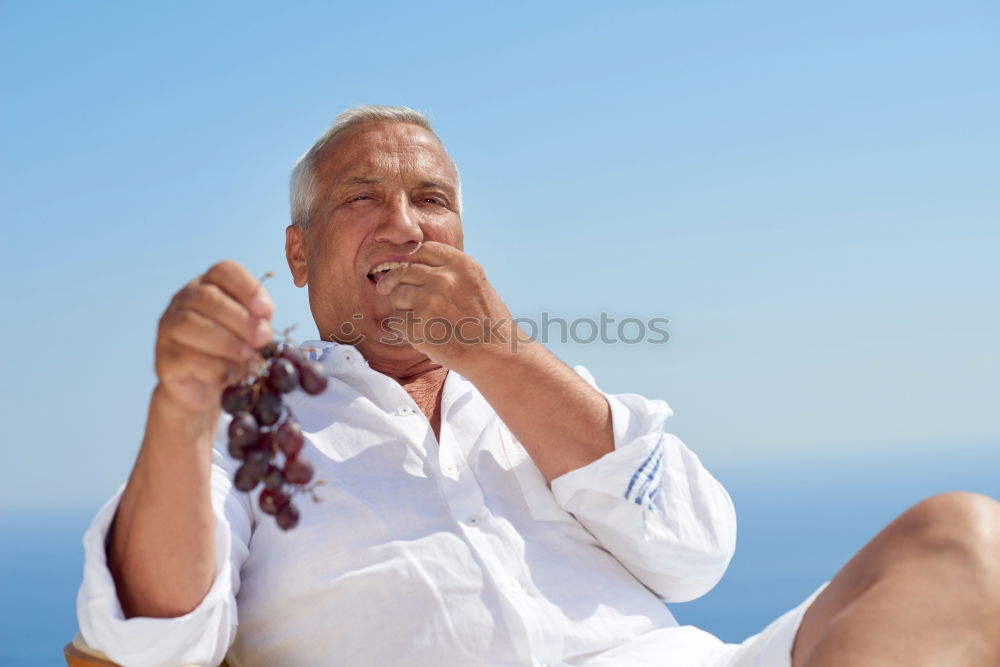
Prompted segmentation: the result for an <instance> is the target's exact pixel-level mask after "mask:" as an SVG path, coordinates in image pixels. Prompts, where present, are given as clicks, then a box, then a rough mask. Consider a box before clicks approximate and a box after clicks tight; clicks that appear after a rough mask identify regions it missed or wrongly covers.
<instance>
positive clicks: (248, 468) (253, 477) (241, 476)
mask: <svg viewBox="0 0 1000 667" xmlns="http://www.w3.org/2000/svg"><path fill="white" fill-rule="evenodd" d="M259 483H260V469H259V468H258V467H257V466H255V465H253V464H252V463H244V464H243V465H241V466H240V467H239V469H238V470H237V471H236V476H235V477H234V478H233V486H235V487H236V488H237V489H239V490H240V491H246V492H247V493H249V492H250V491H253V490H254V489H255V488H257V484H259Z"/></svg>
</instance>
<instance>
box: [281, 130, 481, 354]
mask: <svg viewBox="0 0 1000 667" xmlns="http://www.w3.org/2000/svg"><path fill="white" fill-rule="evenodd" d="M316 176H317V190H316V199H315V201H314V202H313V215H312V220H311V223H310V224H309V226H308V228H307V229H306V230H302V229H300V228H299V227H297V226H294V225H293V226H292V227H290V228H289V232H288V243H287V244H286V253H287V254H288V256H289V265H290V266H291V267H292V274H293V277H294V278H295V284H296V285H298V286H299V287H302V286H303V285H305V284H308V285H309V303H310V306H311V308H312V313H313V318H314V319H315V320H316V325H317V327H318V328H319V333H320V336H321V337H322V338H323V339H325V340H340V341H343V342H352V341H351V339H352V336H351V333H350V332H351V331H352V329H351V328H350V327H351V326H353V331H354V332H360V333H362V334H364V336H365V341H364V342H363V343H361V344H360V345H359V347H360V349H361V350H362V352H363V353H365V355H366V356H368V355H369V354H370V353H371V352H373V351H375V348H374V347H373V345H378V344H377V343H375V342H374V341H377V340H379V339H380V338H383V339H384V338H385V337H386V336H387V334H386V332H385V331H383V330H382V328H381V327H380V323H381V322H382V320H383V319H384V318H385V317H387V316H388V315H389V313H390V310H391V309H390V306H389V298H388V297H387V296H383V295H380V294H378V293H377V292H376V291H375V282H373V280H372V278H371V277H370V276H369V272H370V271H371V270H372V269H373V268H374V267H375V266H377V265H378V264H380V263H382V262H391V261H404V260H405V256H406V255H407V253H409V252H410V251H412V250H413V249H414V248H415V247H416V245H417V243H418V242H421V241H439V242H441V243H447V244H448V245H451V246H454V247H456V248H458V249H460V250H461V249H462V224H461V216H460V214H459V210H458V174H457V173H456V172H455V168H454V165H453V164H452V162H451V160H450V159H449V157H448V155H447V153H445V150H444V147H443V146H442V145H441V143H440V142H439V141H438V140H437V138H436V137H435V136H434V135H433V134H432V133H430V132H429V131H428V130H425V129H424V128H422V127H420V126H417V125H411V124H409V123H393V122H376V123H365V124H362V125H359V126H356V127H353V128H351V129H349V130H347V131H346V132H344V133H342V134H341V135H339V136H338V137H337V138H336V139H335V140H334V141H333V142H330V143H329V144H327V145H326V146H325V147H324V148H323V151H322V152H321V153H320V155H319V159H318V161H317V165H316ZM296 243H299V244H300V248H299V249H298V250H296V247H295V246H296ZM297 258H301V259H298V261H297ZM358 315H360V318H359V317H357V316H358ZM396 347H397V348H399V347H402V348H405V349H399V350H397V351H396V353H397V354H406V353H409V354H412V353H413V350H412V348H409V346H396ZM379 348H380V350H379V351H380V353H382V354H385V353H389V354H390V356H394V355H393V351H392V350H387V349H386V347H385V346H379Z"/></svg>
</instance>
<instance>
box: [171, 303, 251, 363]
mask: <svg viewBox="0 0 1000 667" xmlns="http://www.w3.org/2000/svg"><path fill="white" fill-rule="evenodd" d="M164 333H166V335H167V337H168V339H169V341H170V342H173V343H176V344H178V345H181V346H183V347H187V348H191V349H192V350H197V351H198V352H201V353H203V354H208V355H211V356H213V357H220V358H222V359H229V360H231V361H240V362H242V361H246V360H247V359H250V358H251V357H252V356H253V354H254V351H253V348H251V347H250V346H249V345H248V344H247V343H246V342H245V341H244V340H242V339H241V338H240V337H239V336H237V335H235V334H234V333H233V332H231V331H229V330H228V329H226V328H225V327H223V326H221V325H219V324H218V323H217V322H215V321H213V320H212V319H210V318H209V317H206V316H205V315H202V314H201V313H199V312H198V311H196V310H190V309H182V310H179V311H177V312H176V313H174V314H172V315H171V316H170V318H169V321H168V322H167V323H166V325H165V331H164Z"/></svg>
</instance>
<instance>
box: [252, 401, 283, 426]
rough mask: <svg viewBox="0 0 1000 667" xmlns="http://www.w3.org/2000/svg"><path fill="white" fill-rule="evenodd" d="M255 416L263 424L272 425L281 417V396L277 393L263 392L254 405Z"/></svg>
mask: <svg viewBox="0 0 1000 667" xmlns="http://www.w3.org/2000/svg"><path fill="white" fill-rule="evenodd" d="M253 416H254V417H256V418H257V421H258V422H260V424H261V426H270V425H271V424H274V423H275V422H276V421H278V419H279V418H280V417H281V397H280V396H277V395H275V394H262V395H261V397H260V398H258V399H257V403H256V404H255V405H254V406H253Z"/></svg>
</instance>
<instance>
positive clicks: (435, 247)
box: [406, 241, 465, 266]
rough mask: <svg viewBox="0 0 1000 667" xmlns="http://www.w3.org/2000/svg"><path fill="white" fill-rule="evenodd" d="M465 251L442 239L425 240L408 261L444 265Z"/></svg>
mask: <svg viewBox="0 0 1000 667" xmlns="http://www.w3.org/2000/svg"><path fill="white" fill-rule="evenodd" d="M464 254H465V253H464V252H462V251H461V250H459V249H458V248H456V247H454V246H450V245H448V244H447V243H441V242H440V241H424V242H423V243H422V244H421V246H420V247H419V248H417V250H416V251H415V252H414V253H413V254H412V255H410V256H409V257H407V258H406V259H407V261H409V262H413V263H416V264H427V265H429V266H444V265H445V264H447V263H448V262H451V261H453V260H454V259H455V258H457V257H459V256H461V255H464Z"/></svg>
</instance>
